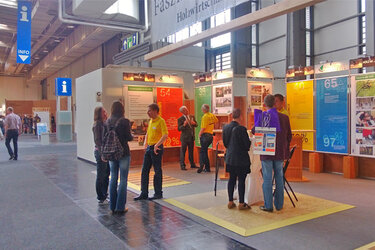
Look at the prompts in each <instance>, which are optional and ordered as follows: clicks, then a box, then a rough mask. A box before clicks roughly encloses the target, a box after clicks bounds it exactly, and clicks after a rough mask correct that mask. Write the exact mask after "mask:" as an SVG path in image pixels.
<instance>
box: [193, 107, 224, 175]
mask: <svg viewBox="0 0 375 250" xmlns="http://www.w3.org/2000/svg"><path fill="white" fill-rule="evenodd" d="M202 112H203V113H204V115H203V117H202V121H201V130H200V131H199V139H200V142H201V150H200V152H199V165H200V167H199V169H198V170H197V173H201V172H202V171H203V167H205V169H204V171H205V172H211V170H210V160H209V159H208V147H209V146H210V144H211V143H212V140H213V133H214V125H215V123H217V122H218V121H219V120H218V119H217V117H216V116H215V115H214V114H212V113H210V106H208V105H207V104H203V105H202Z"/></svg>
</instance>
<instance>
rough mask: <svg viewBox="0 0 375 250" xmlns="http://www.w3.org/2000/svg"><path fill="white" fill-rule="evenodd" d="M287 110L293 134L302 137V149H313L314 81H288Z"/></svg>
mask: <svg viewBox="0 0 375 250" xmlns="http://www.w3.org/2000/svg"><path fill="white" fill-rule="evenodd" d="M286 96H287V110H288V112H289V119H290V125H291V128H292V134H293V135H294V136H301V137H302V147H303V150H308V151H312V150H314V149H315V147H314V141H315V139H314V138H315V130H314V82H313V80H306V81H297V82H288V83H287V85H286Z"/></svg>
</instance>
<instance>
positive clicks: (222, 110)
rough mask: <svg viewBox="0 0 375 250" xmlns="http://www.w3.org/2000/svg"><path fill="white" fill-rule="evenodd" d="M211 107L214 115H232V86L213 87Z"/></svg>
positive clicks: (228, 84) (229, 84)
mask: <svg viewBox="0 0 375 250" xmlns="http://www.w3.org/2000/svg"><path fill="white" fill-rule="evenodd" d="M213 97H214V98H213V104H212V105H213V106H212V113H214V114H230V113H232V104H233V98H232V97H233V96H232V84H231V83H227V84H221V85H218V86H214V87H213Z"/></svg>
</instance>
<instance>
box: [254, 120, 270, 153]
mask: <svg viewBox="0 0 375 250" xmlns="http://www.w3.org/2000/svg"><path fill="white" fill-rule="evenodd" d="M254 138H255V139H254V141H255V145H254V151H253V153H254V154H258V155H275V152H276V128H267V127H255V135H254Z"/></svg>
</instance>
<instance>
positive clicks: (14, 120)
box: [4, 107, 22, 161]
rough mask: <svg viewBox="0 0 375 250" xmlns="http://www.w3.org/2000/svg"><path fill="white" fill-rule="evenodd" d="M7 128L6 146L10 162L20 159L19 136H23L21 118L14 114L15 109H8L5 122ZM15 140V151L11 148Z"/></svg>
mask: <svg viewBox="0 0 375 250" xmlns="http://www.w3.org/2000/svg"><path fill="white" fill-rule="evenodd" d="M4 127H5V146H6V147H7V149H8V153H9V156H10V158H9V160H15V161H16V160H17V159H18V135H20V134H22V122H21V118H20V117H19V116H18V115H16V114H14V113H13V108H12V107H8V108H7V116H6V117H5V121H4ZM11 140H13V149H14V151H13V150H12V148H11V146H10V141H11Z"/></svg>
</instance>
